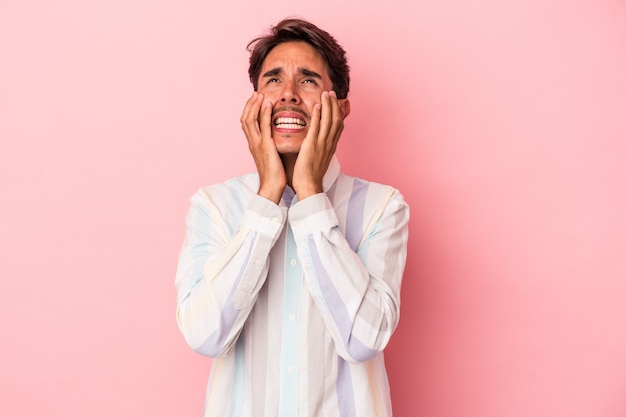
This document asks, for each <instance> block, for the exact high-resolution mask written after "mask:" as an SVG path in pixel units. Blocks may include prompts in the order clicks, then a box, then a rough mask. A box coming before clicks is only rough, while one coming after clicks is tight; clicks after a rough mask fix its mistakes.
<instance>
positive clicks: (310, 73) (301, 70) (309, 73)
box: [263, 67, 322, 80]
mask: <svg viewBox="0 0 626 417" xmlns="http://www.w3.org/2000/svg"><path fill="white" fill-rule="evenodd" d="M281 72H283V67H276V68H272V69H271V70H268V71H266V72H265V73H264V74H263V77H264V78H265V77H273V76H275V75H278V74H280V73H281ZM298 72H299V73H300V74H302V75H304V76H307V77H313V78H317V79H319V80H321V79H322V76H321V75H320V74H318V73H317V72H315V71H311V70H310V69H307V68H303V67H300V68H298Z"/></svg>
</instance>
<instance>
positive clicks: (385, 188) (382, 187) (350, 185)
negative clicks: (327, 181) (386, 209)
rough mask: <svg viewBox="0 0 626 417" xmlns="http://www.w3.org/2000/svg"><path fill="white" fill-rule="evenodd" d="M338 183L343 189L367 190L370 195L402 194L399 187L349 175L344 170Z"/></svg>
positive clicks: (352, 190)
mask: <svg viewBox="0 0 626 417" xmlns="http://www.w3.org/2000/svg"><path fill="white" fill-rule="evenodd" d="M337 185H338V186H339V188H341V189H343V190H347V189H350V190H351V192H353V193H354V192H355V191H358V190H363V191H365V190H367V193H368V194H370V195H388V194H397V195H399V196H401V194H400V192H399V191H398V189H397V188H395V187H393V186H391V185H388V184H383V183H380V182H376V181H372V180H366V179H363V178H359V177H355V176H351V175H347V174H345V173H343V172H341V173H339V176H338V178H337Z"/></svg>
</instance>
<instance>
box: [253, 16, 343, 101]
mask: <svg viewBox="0 0 626 417" xmlns="http://www.w3.org/2000/svg"><path fill="white" fill-rule="evenodd" d="M295 41H303V42H306V43H308V44H309V45H311V46H312V47H314V48H315V49H316V50H317V52H319V54H320V55H321V56H322V58H324V61H326V67H327V70H328V76H329V77H330V81H331V82H332V83H333V90H335V93H336V94H337V98H340V99H341V98H346V97H348V90H349V89H350V68H349V66H348V60H347V58H346V51H344V50H343V48H342V47H341V45H339V44H338V43H337V41H336V40H335V38H333V37H332V36H331V35H330V34H329V33H328V32H326V31H324V30H322V29H320V28H318V27H317V26H315V25H314V24H313V23H309V22H307V21H305V20H301V19H284V20H283V21H282V22H280V23H278V24H277V25H276V26H273V27H271V28H270V31H269V33H268V34H267V35H265V36H260V37H258V38H255V39H253V40H252V41H250V43H249V44H248V51H249V52H250V67H249V68H248V75H250V81H251V82H252V86H253V87H254V91H257V88H258V83H259V74H260V73H261V67H262V65H263V61H265V58H266V57H267V55H268V54H269V53H270V51H271V50H272V49H273V48H274V47H275V46H278V45H280V44H281V43H285V42H295Z"/></svg>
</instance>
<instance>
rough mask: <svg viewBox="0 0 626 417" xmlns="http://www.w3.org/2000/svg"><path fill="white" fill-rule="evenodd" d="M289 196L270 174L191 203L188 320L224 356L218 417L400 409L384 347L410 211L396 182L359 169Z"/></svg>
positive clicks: (183, 290) (183, 260)
mask: <svg viewBox="0 0 626 417" xmlns="http://www.w3.org/2000/svg"><path fill="white" fill-rule="evenodd" d="M323 186H324V192H323V193H320V194H316V195H314V196H311V197H309V198H306V199H304V200H302V201H298V198H297V196H295V195H294V192H293V191H292V190H291V189H290V188H289V187H286V189H285V192H284V194H283V197H282V200H281V201H280V203H279V204H278V205H276V204H274V203H273V202H271V201H270V200H267V199H265V198H263V197H260V196H258V195H257V191H258V188H259V178H258V175H257V174H256V173H254V174H248V175H245V176H242V177H237V178H233V179H231V180H229V181H227V182H225V183H223V184H219V185H214V186H210V187H206V188H202V189H200V190H198V192H196V193H195V194H194V195H193V197H192V198H191V207H190V209H189V212H188V214H187V220H186V226H187V229H186V236H185V242H184V244H183V247H182V250H181V253H180V257H179V265H178V270H177V276H176V290H177V313H176V314H177V322H178V326H179V328H180V330H181V332H182V333H183V335H184V337H185V339H186V341H187V343H188V344H189V345H190V346H191V348H192V349H194V350H195V351H196V352H198V353H200V354H202V355H206V356H209V357H212V358H215V359H214V360H213V361H212V365H211V366H212V367H211V375H210V377H209V383H208V387H207V391H206V398H205V407H204V416H205V417H227V416H232V417H260V416H265V417H275V416H276V417H278V416H280V417H295V416H300V417H317V416H324V417H335V416H337V417H366V416H368V417H369V416H371V417H388V416H391V415H392V413H391V400H390V393H389V384H388V381H387V374H386V371H385V365H384V359H383V349H384V348H385V346H386V345H387V342H388V341H389V339H390V337H391V335H392V333H393V331H394V330H395V328H396V326H397V324H398V319H399V312H400V285H401V282H402V274H403V270H404V265H405V260H406V244H407V238H408V219H409V208H408V206H407V204H406V203H405V202H404V200H403V198H402V196H401V194H400V193H399V192H398V191H397V190H395V189H394V188H392V187H389V186H385V185H381V184H377V183H373V182H367V181H364V180H361V179H358V178H354V177H350V176H346V175H344V174H342V173H341V172H340V170H339V163H338V162H337V160H336V158H333V161H332V163H331V165H330V167H329V169H328V171H327V173H326V175H325V176H324V182H323Z"/></svg>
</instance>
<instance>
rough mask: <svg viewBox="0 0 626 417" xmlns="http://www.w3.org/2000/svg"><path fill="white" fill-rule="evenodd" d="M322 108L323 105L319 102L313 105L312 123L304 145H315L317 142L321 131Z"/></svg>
mask: <svg viewBox="0 0 626 417" xmlns="http://www.w3.org/2000/svg"><path fill="white" fill-rule="evenodd" d="M321 109H322V106H321V105H320V104H318V103H316V104H315V105H314V106H313V112H312V113H311V125H310V126H309V131H308V132H307V134H306V138H305V139H304V143H303V145H305V144H309V143H310V144H311V145H315V144H316V143H317V141H318V138H319V132H320V117H321Z"/></svg>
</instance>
